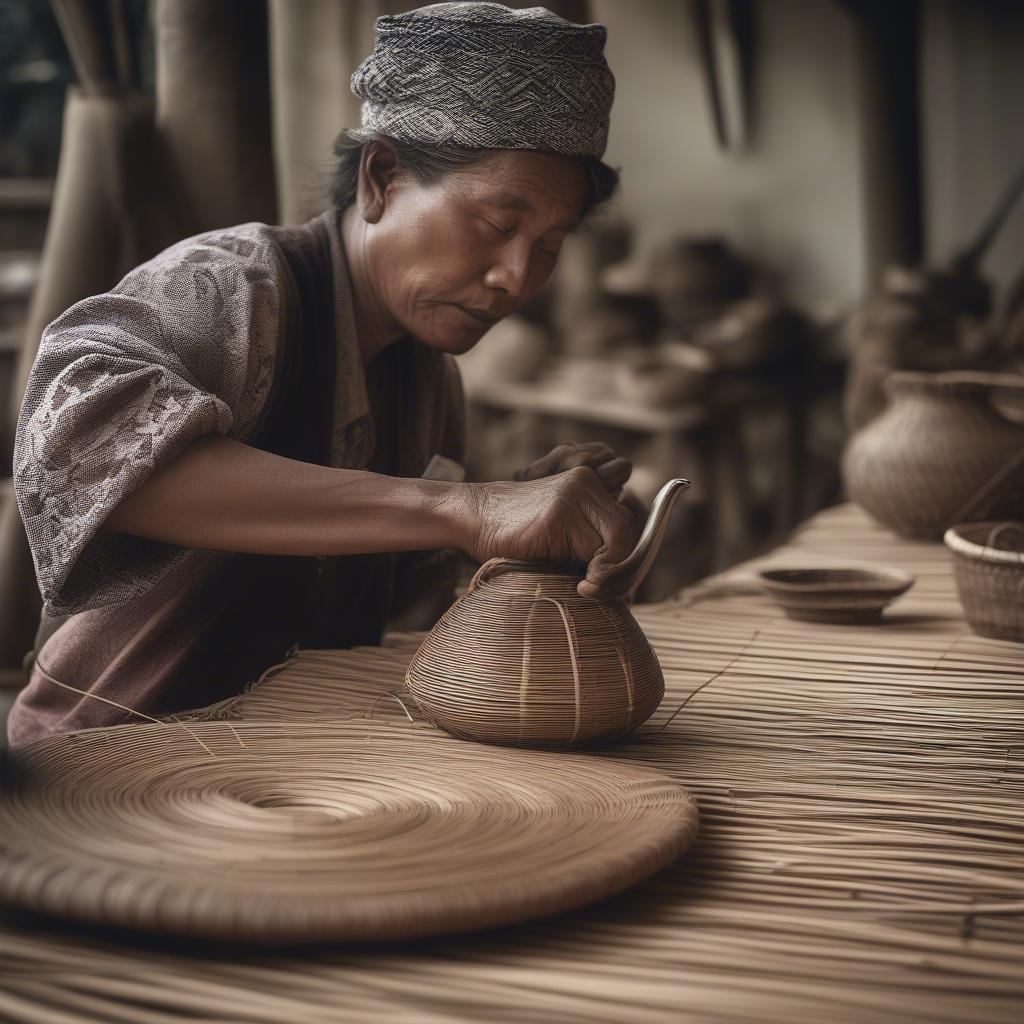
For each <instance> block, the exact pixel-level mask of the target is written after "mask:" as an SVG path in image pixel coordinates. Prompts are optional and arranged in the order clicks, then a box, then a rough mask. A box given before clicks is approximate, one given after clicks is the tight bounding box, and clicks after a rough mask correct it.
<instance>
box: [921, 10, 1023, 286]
mask: <svg viewBox="0 0 1024 1024" xmlns="http://www.w3.org/2000/svg"><path fill="white" fill-rule="evenodd" d="M923 82H924V94H925V104H924V106H925V118H924V139H925V142H924V155H925V162H926V166H927V169H928V170H927V180H926V186H927V187H926V190H925V194H926V207H925V209H926V213H927V216H926V225H927V247H928V254H929V258H930V259H931V260H934V261H941V260H946V259H948V258H949V256H950V255H951V254H952V253H953V252H954V251H955V250H956V249H957V248H959V247H960V246H962V245H963V244H964V243H965V242H967V241H969V240H970V239H971V237H972V236H973V235H974V233H975V232H976V231H977V230H978V229H979V227H980V226H981V223H982V222H983V220H984V219H985V218H986V217H987V216H988V214H989V212H990V210H991V209H992V207H993V206H994V204H995V202H996V199H997V197H998V196H999V195H1000V194H1001V193H1002V191H1003V190H1004V189H1005V188H1006V186H1007V184H1008V182H1009V181H1010V179H1011V177H1012V176H1013V174H1014V173H1015V172H1016V171H1017V170H1018V169H1019V168H1020V167H1021V166H1024V110H1022V108H1024V3H1021V2H1019V0H1018V2H1006V0H1002V2H992V0H972V3H969V4H968V3H963V2H956V0H929V2H928V3H927V5H926V7H925V18H924V61H923ZM983 269H984V270H985V271H986V272H987V273H989V274H991V275H992V277H993V278H994V279H995V281H996V282H997V283H998V284H1000V285H1002V286H1005V285H1006V284H1007V283H1008V282H1009V281H1010V280H1011V279H1012V278H1013V276H1014V275H1015V274H1017V273H1019V272H1020V271H1021V270H1022V269H1024V200H1021V201H1020V202H1018V204H1017V207H1016V209H1015V210H1014V213H1013V215H1012V218H1011V219H1010V220H1009V221H1007V223H1006V228H1005V230H1004V231H1003V233H1002V234H1001V235H1000V236H999V238H998V239H997V241H996V242H995V244H994V245H993V247H992V250H991V252H990V253H989V256H988V258H987V259H986V261H985V263H984V264H983Z"/></svg>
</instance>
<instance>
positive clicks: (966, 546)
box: [942, 519, 1024, 567]
mask: <svg viewBox="0 0 1024 1024" xmlns="http://www.w3.org/2000/svg"><path fill="white" fill-rule="evenodd" d="M1008 524H1013V525H1016V526H1019V527H1020V529H1021V530H1022V531H1024V523H1018V522H1015V521H1014V520H1010V519H1007V520H1001V521H985V522H977V523H957V524H956V525H955V526H951V527H950V528H949V529H948V530H946V532H945V534H943V537H942V539H943V541H944V542H945V544H946V547H948V548H949V549H950V551H954V552H955V553H956V554H958V555H963V556H964V557H965V558H971V559H974V560H975V561H979V562H992V563H995V564H998V565H1013V566H1019V567H1024V551H1004V550H1002V549H1001V548H993V547H989V546H988V545H987V544H978V543H977V542H976V541H973V540H968V538H966V537H964V536H963V534H962V531H964V530H971V531H974V530H979V531H980V530H985V529H988V530H992V529H995V528H996V527H999V526H1005V525H1008Z"/></svg>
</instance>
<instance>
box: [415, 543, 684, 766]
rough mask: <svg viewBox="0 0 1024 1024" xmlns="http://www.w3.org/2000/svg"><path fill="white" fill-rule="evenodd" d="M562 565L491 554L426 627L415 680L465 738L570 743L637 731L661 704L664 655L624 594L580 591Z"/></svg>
mask: <svg viewBox="0 0 1024 1024" xmlns="http://www.w3.org/2000/svg"><path fill="white" fill-rule="evenodd" d="M581 578H582V577H581V576H580V575H579V574H578V573H576V572H573V571H571V570H570V569H568V568H567V567H565V566H557V565H544V564H542V563H528V562H514V561H509V560H506V559H493V560H492V561H490V562H488V563H487V564H485V565H484V566H482V567H481V569H480V571H479V572H478V573H477V575H476V577H475V578H474V579H473V582H472V583H471V584H470V587H469V589H468V591H467V593H466V595H465V596H464V597H463V598H462V599H461V600H460V601H457V602H456V603H455V604H454V605H453V606H452V607H451V608H450V609H449V610H448V611H447V612H446V613H445V615H444V617H443V618H442V619H441V620H440V621H439V622H438V623H437V624H436V625H435V626H434V628H433V629H432V630H431V631H430V633H429V634H428V635H427V638H426V639H425V640H424V642H423V645H422V646H421V647H420V649H419V651H417V653H416V655H415V657H414V658H413V660H412V662H411V663H410V665H409V670H408V673H407V676H406V682H407V685H408V687H409V690H410V692H411V693H412V695H413V696H414V697H415V699H416V702H417V703H418V704H419V706H420V709H421V711H422V712H423V714H424V715H425V716H426V717H427V718H429V719H430V720H431V721H433V722H434V723H436V724H437V725H439V726H441V727H442V728H443V729H446V730H447V731H448V732H450V733H453V734H454V735H456V736H462V737H465V738H470V739H477V740H483V741H485V742H489V743H499V744H511V745H515V746H535V747H572V746H579V745H583V744H587V743H594V742H597V741H601V740H612V739H616V738H618V737H621V736H623V735H625V734H626V733H628V732H631V731H632V730H633V729H636V728H637V726H639V725H640V724H641V723H642V722H644V721H646V720H647V719H648V718H649V717H650V716H651V715H652V714H653V713H654V710H655V709H656V708H657V707H658V705H659V704H660V703H661V698H662V696H663V695H664V692H665V684H664V680H663V678H662V674H661V666H660V665H659V664H658V659H657V657H656V655H655V653H654V651H653V650H652V649H651V645H650V644H649V643H648V642H647V638H646V637H645V636H644V634H643V632H642V630H641V629H640V627H639V626H638V625H637V623H636V620H635V619H634V618H633V616H632V614H631V613H630V610H629V604H628V603H627V601H625V600H623V599H622V598H618V597H616V598H611V599H609V600H601V601H596V600H593V599H591V598H584V597H580V595H579V594H578V593H577V592H576V586H577V584H578V583H579V582H580V579H581Z"/></svg>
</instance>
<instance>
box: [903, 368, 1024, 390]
mask: <svg viewBox="0 0 1024 1024" xmlns="http://www.w3.org/2000/svg"><path fill="white" fill-rule="evenodd" d="M883 386H884V387H885V390H886V391H887V392H888V393H889V394H890V395H894V394H897V393H903V392H912V391H919V392H927V393H930V394H936V393H938V394H944V395H987V394H989V393H990V392H992V391H993V390H995V389H998V388H1012V389H1014V390H1024V377H1019V376H1017V375H1015V374H1010V373H984V372H981V371H979V370H945V371H942V372H939V373H931V372H929V371H926V370H897V371H896V372H894V373H890V374H889V376H888V377H886V379H885V381H884V385H883Z"/></svg>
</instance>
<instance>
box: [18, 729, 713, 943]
mask: <svg viewBox="0 0 1024 1024" xmlns="http://www.w3.org/2000/svg"><path fill="white" fill-rule="evenodd" d="M190 729H191V731H192V735H191V736H190V734H189V733H186V732H184V731H182V730H180V729H175V728H173V727H172V726H163V725H139V726H121V727H118V728H112V729H97V730H89V731H85V732H82V733H78V734H70V735H67V736H62V737H55V738H54V739H53V740H49V741H45V742H43V743H40V744H36V745H34V746H33V747H32V748H31V753H30V755H29V758H28V763H27V765H26V767H27V769H28V771H29V772H30V773H31V775H32V776H34V777H35V779H36V782H35V784H34V785H32V786H31V787H30V788H28V789H26V790H23V791H21V792H17V793H13V794H4V795H3V796H2V798H0V857H2V871H0V900H2V901H3V902H5V903H9V904H16V905H18V906H21V907H25V908H28V909H30V910H35V911H41V912H44V913H52V914H59V915H61V916H63V917H67V918H71V919H77V920H83V921H96V922H103V923H106V924H116V925H122V926H127V927H132V928H140V929H147V930H152V931H158V932H161V933H168V934H177V935H188V936H200V937H204V938H214V939H233V940H243V941H248V942H254V943H273V944H282V943H286V942H291V941H315V940H328V939H330V940H337V939H349V940H377V939H395V938H408V937H412V936H421V935H426V934H437V933H444V932H451V931H458V930H462V929H466V928H477V927H486V926H491V925H496V924H503V923H509V922H513V921H520V920H524V919H528V918H530V917H535V916H537V915H538V914H549V913H553V912H556V911H558V910H562V909H565V908H567V907H573V906H578V905H580V904H583V903H586V902H589V901H591V900H593V899H595V898H597V897H599V896H603V895H605V894H607V893H609V892H615V891H618V890H621V889H624V888H626V887H627V886H629V885H631V884H633V883H635V882H636V881H638V880H640V879H641V878H644V877H646V876H647V875H649V874H651V873H652V872H654V871H656V870H658V869H659V868H661V867H663V866H664V865H665V864H667V863H668V862H669V861H671V860H673V859H674V858H675V857H676V856H678V855H679V854H680V853H682V851H683V850H685V849H686V847H687V846H688V845H689V844H690V842H691V840H692V839H693V837H694V835H695V834H696V830H697V811H696V805H695V804H694V802H693V800H692V799H691V798H690V796H689V795H688V794H687V793H686V791H685V790H684V789H683V788H682V787H681V786H679V785H677V784H676V783H673V782H671V781H670V780H669V779H668V778H667V777H666V776H664V775H663V774H662V773H660V772H657V771H654V770H651V769H647V768H639V767H634V766H631V765H626V764H616V763H614V762H609V761H606V760H599V759H597V758H590V757H566V756H564V755H563V756H557V755H552V754H542V753H526V752H523V751H514V750H499V749H496V748H493V747H483V746H477V745H476V744H471V743H460V742H457V741H454V740H447V741H442V742H440V743H433V744H431V745H430V750H429V754H428V753H427V751H426V750H425V748H424V743H425V742H426V737H424V736H423V735H422V732H421V730H417V729H414V728H412V726H410V724H409V723H408V722H406V723H405V724H404V725H391V724H386V723H381V722H375V723H374V724H373V726H372V742H370V739H371V737H370V736H369V735H368V729H367V725H366V723H365V722H356V721H352V722H343V721H342V722H335V723H332V724H318V725H301V724H296V723H287V724H281V723H255V722H252V723H242V722H239V723H237V724H228V723H227V722H206V723H195V724H194V725H192V726H191V727H190ZM194 737H195V738H199V739H201V740H202V744H203V745H202V746H200V745H199V744H197V743H195V742H194Z"/></svg>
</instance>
